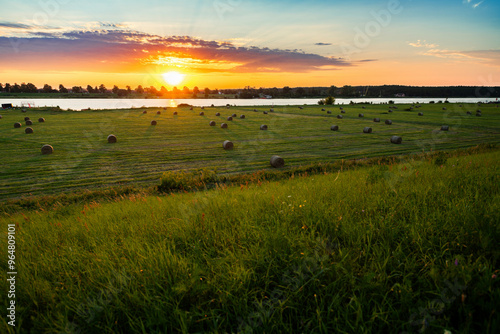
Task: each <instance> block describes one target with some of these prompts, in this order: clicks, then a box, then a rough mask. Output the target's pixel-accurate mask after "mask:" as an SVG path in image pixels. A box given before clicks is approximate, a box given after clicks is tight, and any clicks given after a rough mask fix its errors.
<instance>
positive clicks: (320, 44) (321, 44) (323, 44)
mask: <svg viewBox="0 0 500 334" xmlns="http://www.w3.org/2000/svg"><path fill="white" fill-rule="evenodd" d="M314 45H319V46H325V45H332V43H321V42H320V43H315V44H314Z"/></svg>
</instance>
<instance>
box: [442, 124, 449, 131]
mask: <svg viewBox="0 0 500 334" xmlns="http://www.w3.org/2000/svg"><path fill="white" fill-rule="evenodd" d="M449 129H450V127H449V126H448V125H442V126H441V131H448V130H449Z"/></svg>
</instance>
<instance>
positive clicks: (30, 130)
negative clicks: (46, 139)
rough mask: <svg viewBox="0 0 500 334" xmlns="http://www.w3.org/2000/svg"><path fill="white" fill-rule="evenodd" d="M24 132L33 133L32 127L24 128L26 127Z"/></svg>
mask: <svg viewBox="0 0 500 334" xmlns="http://www.w3.org/2000/svg"><path fill="white" fill-rule="evenodd" d="M24 132H25V133H33V129H32V128H26V129H24Z"/></svg>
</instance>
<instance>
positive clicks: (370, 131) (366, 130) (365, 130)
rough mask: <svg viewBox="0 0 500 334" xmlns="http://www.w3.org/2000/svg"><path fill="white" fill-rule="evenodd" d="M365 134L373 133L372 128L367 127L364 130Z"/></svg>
mask: <svg viewBox="0 0 500 334" xmlns="http://www.w3.org/2000/svg"><path fill="white" fill-rule="evenodd" d="M363 133H372V128H370V127H369V126H365V128H364V129H363Z"/></svg>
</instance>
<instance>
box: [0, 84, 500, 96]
mask: <svg viewBox="0 0 500 334" xmlns="http://www.w3.org/2000/svg"><path fill="white" fill-rule="evenodd" d="M0 93H2V94H4V95H10V94H19V93H28V94H65V96H72V97H104V96H105V97H134V98H141V97H142V98H214V97H224V98H241V99H253V98H324V97H327V96H335V97H341V98H342V97H343V98H360V97H361V98H362V97H366V98H371V97H384V98H393V97H394V98H397V97H416V98H417V97H436V98H447V97H500V87H498V86H496V87H478V86H440V87H428V86H401V85H383V86H350V85H345V86H342V87H337V86H330V87H294V88H291V87H289V86H285V87H283V88H276V87H273V88H262V87H261V88H255V87H250V86H246V87H245V88H243V89H221V90H219V89H209V88H204V89H203V90H200V89H199V88H198V87H194V88H193V89H189V88H188V87H186V86H184V87H183V88H182V89H179V88H177V87H173V88H172V90H168V89H167V88H165V87H164V86H162V87H161V88H160V89H159V90H158V89H157V88H156V87H153V86H150V87H142V86H141V85H139V86H137V87H136V88H135V89H132V88H131V87H130V86H126V87H125V88H119V87H118V86H117V85H114V86H113V88H112V89H108V88H106V86H105V85H104V84H101V85H100V86H95V87H92V86H91V85H87V87H86V88H83V87H82V86H73V87H71V88H69V87H64V85H62V84H60V85H59V87H58V89H55V88H53V87H52V86H50V85H48V84H45V85H43V87H41V88H38V87H36V86H35V85H34V84H32V83H27V84H26V83H22V84H20V85H19V84H17V83H14V84H13V85H11V84H9V83H5V84H1V83H0Z"/></svg>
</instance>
